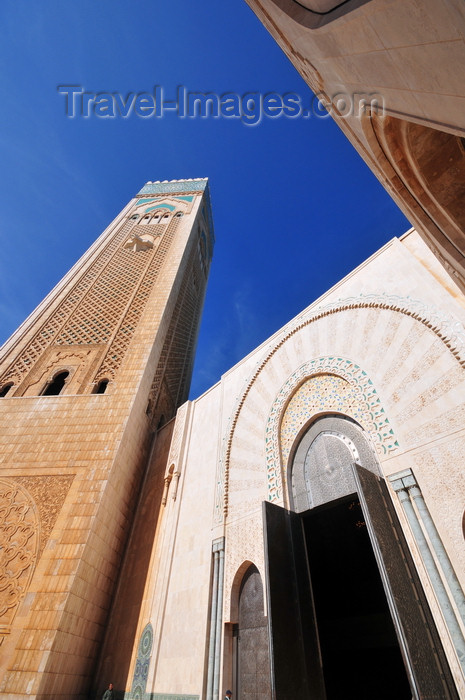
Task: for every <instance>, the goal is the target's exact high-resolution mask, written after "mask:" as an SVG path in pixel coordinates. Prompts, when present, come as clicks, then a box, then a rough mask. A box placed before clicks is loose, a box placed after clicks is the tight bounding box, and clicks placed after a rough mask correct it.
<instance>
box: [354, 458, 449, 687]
mask: <svg viewBox="0 0 465 700" xmlns="http://www.w3.org/2000/svg"><path fill="white" fill-rule="evenodd" d="M354 473H355V479H356V483H357V486H358V492H359V498H360V503H361V506H362V509H363V514H364V517H365V521H366V524H367V528H368V534H369V536H370V540H371V544H372V547H373V552H374V555H375V557H376V559H377V563H378V567H379V570H380V574H381V578H382V581H383V586H384V589H385V593H386V598H387V601H388V604H389V607H390V610H391V615H392V618H393V622H394V625H395V628H396V632H397V636H398V639H399V644H400V648H401V651H402V655H403V658H404V663H405V666H406V669H407V672H408V675H409V681H410V685H411V688H412V695H413V697H414V698H438V699H439V698H444V699H447V700H449V698H450V699H455V698H458V694H457V690H456V686H455V683H454V681H453V678H452V674H451V672H450V668H449V664H448V662H447V659H446V657H445V654H444V650H443V648H442V644H441V640H440V638H439V635H438V632H437V630H436V626H435V624H434V620H433V618H432V615H431V611H430V609H429V606H428V602H427V600H426V597H425V594H424V592H423V587H422V585H421V582H420V580H419V577H418V574H417V571H416V568H415V564H414V562H413V559H412V556H411V554H410V551H409V548H408V545H407V542H406V540H405V537H404V534H403V531H402V528H401V527H400V523H399V521H398V519H397V515H396V512H395V510H394V507H393V505H392V501H391V499H390V497H389V493H388V490H387V486H386V484H385V482H384V480H383V479H381V478H380V477H379V476H377V475H376V474H373V473H372V472H371V471H369V470H368V469H365V468H363V467H361V466H359V465H354Z"/></svg>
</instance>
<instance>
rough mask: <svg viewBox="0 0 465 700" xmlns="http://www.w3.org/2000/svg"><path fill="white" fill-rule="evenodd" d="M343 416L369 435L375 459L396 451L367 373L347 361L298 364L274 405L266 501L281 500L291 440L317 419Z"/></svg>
mask: <svg viewBox="0 0 465 700" xmlns="http://www.w3.org/2000/svg"><path fill="white" fill-rule="evenodd" d="M325 414H339V415H346V416H349V418H351V419H353V420H355V421H356V422H357V423H359V424H360V425H361V426H362V427H363V428H364V429H365V431H366V432H367V434H368V435H369V436H370V437H371V441H372V444H373V446H374V447H375V449H376V451H377V452H378V454H380V455H386V454H390V453H392V452H395V450H396V449H397V448H398V446H399V445H398V441H397V440H396V438H395V435H394V431H393V429H392V427H391V425H390V422H389V419H388V417H387V415H386V411H385V409H384V407H383V406H382V404H381V400H380V398H379V396H378V394H377V391H376V388H375V386H374V384H373V382H372V381H371V379H370V378H369V376H368V374H367V373H366V372H365V371H364V370H363V369H362V368H361V367H359V366H358V365H357V364H355V363H354V362H352V361H351V360H349V359H346V358H342V357H335V356H327V357H320V358H318V359H314V360H310V361H309V362H305V363H304V364H303V365H301V366H300V367H299V368H298V369H297V370H296V371H295V372H294V373H293V374H292V375H291V376H290V377H289V378H288V379H287V381H286V382H285V383H284V385H283V386H282V387H281V390H280V391H279V393H278V395H277V396H276V399H275V400H274V402H273V405H272V407H271V411H270V414H269V417H268V421H267V427H266V435H265V440H266V442H267V445H268V449H267V453H266V468H267V483H268V500H269V501H271V502H277V501H281V500H282V499H283V497H284V501H285V502H286V500H287V499H286V492H287V489H285V488H284V485H285V484H286V482H287V472H288V465H289V463H290V459H291V458H292V455H293V446H294V445H295V443H296V440H298V438H299V437H300V436H301V435H302V434H303V433H304V432H305V431H306V430H307V429H308V426H309V424H310V423H312V422H313V421H314V420H315V419H316V418H317V417H320V416H322V415H325Z"/></svg>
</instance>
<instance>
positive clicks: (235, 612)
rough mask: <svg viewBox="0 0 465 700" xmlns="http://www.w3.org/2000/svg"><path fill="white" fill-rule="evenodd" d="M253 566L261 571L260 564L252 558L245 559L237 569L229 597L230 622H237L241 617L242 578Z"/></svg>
mask: <svg viewBox="0 0 465 700" xmlns="http://www.w3.org/2000/svg"><path fill="white" fill-rule="evenodd" d="M251 566H255V567H256V569H257V571H259V569H258V566H256V565H255V564H254V562H253V561H251V560H250V559H245V560H244V561H243V562H242V564H241V565H240V566H239V568H238V569H237V571H236V573H235V575H234V578H233V581H232V584H231V592H230V599H229V620H228V622H237V620H238V617H239V593H240V590H241V584H242V580H243V578H244V575H245V573H246V571H248V570H249V569H250V567H251Z"/></svg>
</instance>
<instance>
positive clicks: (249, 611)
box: [235, 564, 272, 700]
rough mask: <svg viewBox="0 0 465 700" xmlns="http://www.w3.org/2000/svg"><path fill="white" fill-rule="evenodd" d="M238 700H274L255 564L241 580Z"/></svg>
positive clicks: (260, 592)
mask: <svg viewBox="0 0 465 700" xmlns="http://www.w3.org/2000/svg"><path fill="white" fill-rule="evenodd" d="M236 659H237V668H236V682H235V688H236V698H237V700H271V697H272V696H271V683H270V654H269V637H268V622H267V619H266V617H265V615H264V598H263V584H262V580H261V576H260V573H259V571H258V569H257V567H256V566H254V565H253V564H252V565H251V566H249V568H248V569H247V571H246V572H245V574H244V577H243V579H242V583H241V587H240V591H239V622H238V626H237V652H236Z"/></svg>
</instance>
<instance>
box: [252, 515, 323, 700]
mask: <svg viewBox="0 0 465 700" xmlns="http://www.w3.org/2000/svg"><path fill="white" fill-rule="evenodd" d="M263 517H264V533H265V561H266V564H267V604H268V622H269V634H270V652H271V654H270V655H271V684H272V694H273V699H274V700H290V699H291V698H292V700H310V699H311V700H326V694H325V686H324V680H323V672H322V667H321V658H320V649H319V641H318V634H317V626H316V621H315V616H314V609H313V600H312V590H311V585H310V577H309V570H308V564H307V554H306V546H305V538H304V532H303V528H302V518H301V517H300V515H299V514H297V513H291V512H290V511H287V510H285V509H284V508H280V507H279V506H276V505H273V504H272V503H266V502H265V503H264V504H263Z"/></svg>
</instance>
